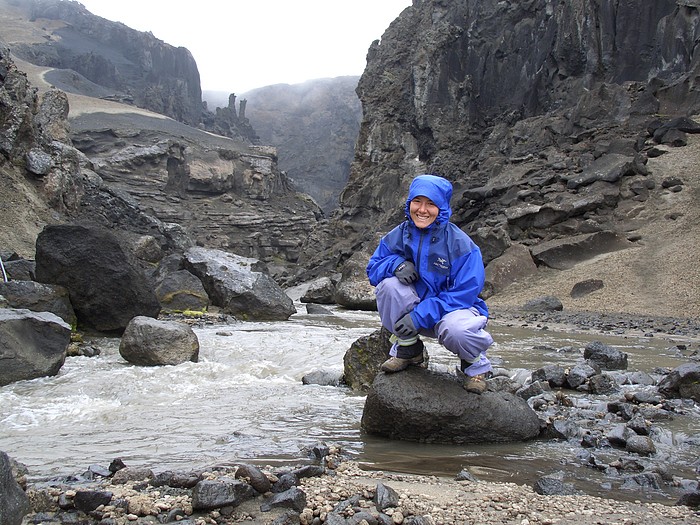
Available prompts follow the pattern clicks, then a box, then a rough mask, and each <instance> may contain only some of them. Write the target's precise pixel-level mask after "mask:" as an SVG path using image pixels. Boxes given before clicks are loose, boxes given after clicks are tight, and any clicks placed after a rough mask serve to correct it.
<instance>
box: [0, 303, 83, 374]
mask: <svg viewBox="0 0 700 525" xmlns="http://www.w3.org/2000/svg"><path fill="white" fill-rule="evenodd" d="M70 333H71V330H70V326H68V325H67V324H66V323H65V322H63V321H62V320H61V318H60V317H58V316H56V315H54V314H52V313H49V312H30V311H29V310H15V309H10V308H0V363H2V367H0V386H3V385H7V384H9V383H12V382H15V381H21V380H24V379H34V378H37V377H43V376H52V375H56V374H57V373H58V371H59V370H60V369H61V367H62V366H63V363H64V362H65V360H66V351H67V349H68V344H69V343H70Z"/></svg>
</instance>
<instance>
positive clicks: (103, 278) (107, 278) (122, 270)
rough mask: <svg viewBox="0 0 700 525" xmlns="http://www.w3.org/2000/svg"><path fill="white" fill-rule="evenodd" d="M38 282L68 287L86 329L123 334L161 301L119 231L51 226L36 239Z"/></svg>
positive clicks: (153, 311)
mask: <svg viewBox="0 0 700 525" xmlns="http://www.w3.org/2000/svg"><path fill="white" fill-rule="evenodd" d="M36 278H37V281H40V282H43V283H48V284H58V285H61V286H64V287H65V288H67V289H68V293H69V295H70V300H71V303H72V305H73V308H74V309H75V313H76V315H77V317H78V326H79V327H81V328H83V329H88V330H96V331H98V332H105V333H111V332H115V333H121V332H123V331H124V328H126V325H127V324H128V323H129V321H131V319H133V318H134V317H136V316H138V315H145V316H149V317H157V316H158V314H159V312H160V304H159V303H158V299H157V298H156V296H155V294H154V292H153V289H152V286H151V285H150V283H149V282H148V281H147V279H146V277H145V274H144V272H143V271H142V270H141V268H140V267H139V266H138V264H137V263H136V261H135V260H134V258H133V257H132V256H131V254H130V253H129V252H128V251H126V250H125V249H123V248H122V245H121V243H120V241H119V238H118V237H117V235H116V234H114V233H112V232H110V231H107V230H103V229H101V228H96V227H87V226H80V225H54V226H47V227H46V228H44V230H43V231H42V232H41V233H40V234H39V236H38V237H37V240H36Z"/></svg>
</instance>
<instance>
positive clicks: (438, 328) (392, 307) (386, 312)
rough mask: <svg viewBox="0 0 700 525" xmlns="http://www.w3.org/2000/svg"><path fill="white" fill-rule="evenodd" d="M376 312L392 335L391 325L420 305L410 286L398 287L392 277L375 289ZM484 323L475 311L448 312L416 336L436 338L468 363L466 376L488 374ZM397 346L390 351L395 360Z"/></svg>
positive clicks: (487, 336) (488, 342) (487, 338)
mask: <svg viewBox="0 0 700 525" xmlns="http://www.w3.org/2000/svg"><path fill="white" fill-rule="evenodd" d="M375 294H376V296H377V310H378V311H379V317H380V318H381V320H382V325H383V326H384V328H386V329H387V330H389V331H390V332H392V333H393V330H394V323H396V321H398V320H399V319H401V317H403V316H404V315H405V314H406V313H408V312H410V311H411V310H413V308H415V306H416V305H417V304H418V303H420V298H419V297H418V294H417V293H416V290H415V288H414V287H413V285H410V284H409V285H406V284H403V283H401V281H399V280H398V279H397V278H396V277H389V278H387V279H384V280H383V281H382V282H380V283H379V284H378V285H377V287H376V289H375ZM487 322H488V319H487V318H486V317H485V316H483V315H481V314H480V313H479V311H478V310H477V309H476V308H469V309H464V310H455V311H454V312H449V313H447V314H445V316H444V317H443V318H442V319H440V321H438V322H437V324H436V325H435V326H434V327H433V328H432V329H430V330H426V329H421V330H420V332H419V333H420V335H422V336H426V337H432V338H437V340H438V342H439V343H440V344H441V345H443V346H444V347H445V348H447V349H448V350H449V351H450V352H452V353H453V354H456V355H457V356H458V357H459V358H460V359H462V360H464V361H466V362H467V363H471V364H470V365H469V367H468V368H467V369H466V370H465V373H466V374H467V375H469V376H475V375H478V374H484V373H486V372H489V371H490V370H491V362H490V361H489V360H488V358H487V357H486V349H487V348H488V347H489V346H491V345H492V344H493V338H492V337H491V334H489V333H488V332H487V331H486V330H484V328H486V323H487ZM396 348H397V344H396V343H395V344H394V345H393V346H392V348H391V351H390V354H391V355H392V356H396Z"/></svg>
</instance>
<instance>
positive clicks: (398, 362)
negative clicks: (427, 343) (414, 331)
mask: <svg viewBox="0 0 700 525" xmlns="http://www.w3.org/2000/svg"><path fill="white" fill-rule="evenodd" d="M422 364H423V354H422V353H421V354H419V355H417V356H416V357H409V358H406V359H404V358H402V357H390V358H389V359H387V360H386V361H384V362H383V363H382V366H381V370H382V372H386V373H387V374H393V373H394V372H401V370H406V369H407V368H408V367H409V366H411V365H422Z"/></svg>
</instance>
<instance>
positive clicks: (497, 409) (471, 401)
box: [361, 367, 540, 444]
mask: <svg viewBox="0 0 700 525" xmlns="http://www.w3.org/2000/svg"><path fill="white" fill-rule="evenodd" d="M361 426H362V429H363V430H364V431H365V432H367V433H369V434H373V435H378V436H383V437H387V438H391V439H400V440H406V441H418V442H421V443H444V444H465V443H500V442H512V441H526V440H529V439H533V438H535V437H537V436H538V435H539V433H540V421H539V418H538V417H537V414H536V413H535V411H534V410H532V408H530V406H529V405H528V404H527V402H526V401H525V400H523V399H522V398H520V397H518V396H515V395H513V394H511V393H509V392H492V391H486V392H484V393H483V394H481V395H477V394H472V393H469V392H467V391H466V390H464V388H462V384H461V382H460V381H459V379H458V378H457V377H456V376H454V375H452V374H448V373H446V372H439V371H435V370H431V369H424V368H420V367H410V368H408V369H407V370H405V371H403V372H399V373H397V374H384V373H380V374H377V376H376V378H375V380H374V383H372V388H371V389H370V391H369V394H368V395H367V400H366V401H365V407H364V411H363V413H362V422H361Z"/></svg>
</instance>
